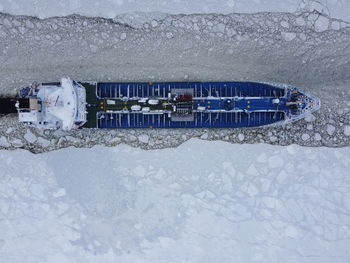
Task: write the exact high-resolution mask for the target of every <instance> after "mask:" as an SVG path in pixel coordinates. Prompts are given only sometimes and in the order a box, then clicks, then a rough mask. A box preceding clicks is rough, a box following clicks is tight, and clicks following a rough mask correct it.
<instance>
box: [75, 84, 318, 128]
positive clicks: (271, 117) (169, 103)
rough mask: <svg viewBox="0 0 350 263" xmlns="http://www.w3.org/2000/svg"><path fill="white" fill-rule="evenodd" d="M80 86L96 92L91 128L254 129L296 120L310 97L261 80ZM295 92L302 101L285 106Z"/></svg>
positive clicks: (90, 102)
mask: <svg viewBox="0 0 350 263" xmlns="http://www.w3.org/2000/svg"><path fill="white" fill-rule="evenodd" d="M80 84H82V85H83V86H85V87H86V88H87V89H89V88H90V89H93V90H94V94H93V95H90V96H87V100H88V101H87V103H88V107H87V112H88V122H87V123H86V125H85V127H90V128H93V127H94V128H242V127H258V126H266V125H272V124H277V123H280V124H282V123H288V122H289V121H294V120H297V119H300V116H302V115H303V113H304V111H305V109H306V108H307V107H308V104H309V102H310V101H311V102H312V101H313V98H310V97H309V96H307V95H305V93H303V92H302V91H300V90H299V89H297V88H294V87H290V86H287V85H282V84H277V85H275V84H266V83H259V82H159V83H158V82H157V83H145V82H135V83H109V82H99V83H84V82H82V83H80ZM90 93H91V92H90ZM293 94H294V96H297V97H298V100H300V98H302V99H303V101H298V103H299V104H298V106H297V107H296V105H295V104H292V106H291V105H288V103H291V102H292V100H293V99H292V96H293ZM89 98H90V99H89ZM294 101H296V99H294Z"/></svg>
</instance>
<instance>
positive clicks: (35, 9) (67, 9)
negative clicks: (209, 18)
mask: <svg viewBox="0 0 350 263" xmlns="http://www.w3.org/2000/svg"><path fill="white" fill-rule="evenodd" d="M301 10H307V11H313V10H317V11H319V12H322V13H326V14H328V15H331V16H333V17H337V18H341V19H345V20H348V21H349V14H350V2H349V1H347V0H215V1H213V0H200V1H198V0H197V1H196V0H192V1H186V0H107V1H95V0H84V1H83V0H45V1H37V0H0V12H7V13H11V14H20V15H32V16H38V17H41V18H44V17H50V16H66V15H70V14H82V15H87V16H103V17H108V18H113V17H115V16H116V15H119V14H123V13H130V12H162V13H170V14H191V13H222V14H227V13H256V12H266V11H269V12H291V13H293V12H295V11H301Z"/></svg>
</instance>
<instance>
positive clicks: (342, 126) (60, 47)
mask: <svg viewBox="0 0 350 263" xmlns="http://www.w3.org/2000/svg"><path fill="white" fill-rule="evenodd" d="M349 25H350V24H349V23H348V22H345V21H343V20H339V19H335V18H331V17H330V16H328V15H326V14H321V13H319V12H308V11H304V12H300V13H295V14H291V13H259V14H228V15H222V14H194V15H169V14H146V13H138V14H135V13H133V14H123V15H118V16H116V17H115V18H114V19H105V18H98V17H83V16H78V15H74V16H68V17H54V18H47V19H38V18H35V17H28V16H13V15H8V14H0V44H1V46H2V47H3V49H2V51H1V52H0V60H1V61H3V63H1V64H0V92H1V94H2V95H6V94H8V95H14V94H15V93H16V92H17V91H18V89H19V88H20V87H23V86H25V85H28V84H29V83H32V82H33V81H57V80H59V79H60V78H61V77H62V76H65V75H67V74H69V75H70V76H71V77H72V78H74V79H76V80H78V81H79V80H95V81H152V82H155V81H196V80H200V81H214V80H216V81H227V80H243V81H244V80H255V81H270V82H282V83H288V84H292V85H296V86H298V87H300V88H303V89H304V90H305V91H307V92H310V93H312V94H314V95H315V96H318V97H320V98H321V101H322V108H321V110H320V111H319V112H318V113H317V114H315V116H309V117H308V118H307V120H306V121H300V122H298V123H295V124H292V125H288V126H286V127H277V128H270V129H245V130H230V129H224V130H210V131H208V130H198V129H193V130H181V131H179V130H162V131H160V130H119V131H107V130H97V129H91V130H88V129H83V130H78V131H72V132H67V133H61V132H49V131H47V132H45V133H44V132H42V131H37V130H29V129H28V128H26V127H23V126H22V125H20V124H18V123H17V118H16V117H15V116H10V117H6V118H1V119H0V147H1V148H6V149H15V148H25V149H29V150H31V151H33V152H36V153H38V152H43V151H50V150H54V149H59V148H63V147H68V146H73V145H74V146H76V147H91V146H93V145H96V144H104V145H111V146H113V145H116V144H119V143H127V144H129V145H132V146H138V147H143V148H146V149H155V148H165V147H176V146H178V145H179V144H181V143H183V142H185V141H186V140H188V139H190V138H193V137H197V138H198V137H201V138H203V139H204V138H206V139H208V140H224V141H229V142H233V143H237V142H239V143H247V142H248V143H259V142H260V143H261V142H263V143H271V144H279V145H289V144H299V145H307V146H330V147H342V146H348V145H349V144H350V140H349V136H348V135H346V134H347V130H346V127H347V126H349V125H350V115H349V112H350V102H349V98H350V94H349V89H350V86H349V83H350V82H349V81H350V75H349V72H350V45H349V43H350V26H349ZM330 127H331V129H332V132H330ZM28 134H30V135H28ZM31 134H33V135H34V136H35V137H33V136H32V135H31ZM240 134H241V135H240ZM145 136H147V137H148V138H147V140H139V138H145ZM242 136H243V137H242ZM28 138H29V140H28ZM241 138H243V140H241ZM36 139H37V140H38V142H37V141H36Z"/></svg>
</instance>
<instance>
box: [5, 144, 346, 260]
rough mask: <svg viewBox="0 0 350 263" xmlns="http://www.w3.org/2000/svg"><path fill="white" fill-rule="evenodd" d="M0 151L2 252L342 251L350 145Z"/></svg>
mask: <svg viewBox="0 0 350 263" xmlns="http://www.w3.org/2000/svg"><path fill="white" fill-rule="evenodd" d="M0 156H1V159H2V160H3V161H2V162H1V171H2V172H1V177H0V180H1V183H0V186H1V191H0V192H1V194H0V197H1V198H0V202H1V203H0V207H1V220H0V229H1V233H2V234H1V239H0V251H1V254H2V258H3V259H5V262H17V261H18V260H19V259H21V258H24V257H25V258H26V259H27V262H96V261H99V262H115V261H116V260H117V261H122V262H130V261H133V262H163V261H173V262H174V261H176V262H186V261H190V262H203V261H206V262H232V259H235V262H256V261H259V262H281V261H286V262H314V259H315V257H317V261H318V262H329V261H330V260H332V262H344V260H346V259H347V258H348V257H349V251H348V249H347V247H348V246H349V237H350V225H349V222H350V195H349V193H350V192H349V189H350V188H349V187H350V181H349V177H348V176H347V171H348V169H349V166H350V159H349V156H350V152H349V148H342V149H334V148H307V147H300V146H296V145H291V146H288V147H278V146H268V145H264V144H258V145H231V144H228V143H224V142H205V141H201V140H190V141H189V142H187V143H185V144H183V145H181V146H179V147H178V148H176V149H163V150H154V151H144V150H140V149H135V148H131V147H130V146H126V145H120V146H118V147H114V148H113V147H112V148H104V147H100V146H99V147H94V148H92V149H74V148H68V149H63V150H58V151H54V152H50V153H45V154H40V155H33V154H31V153H29V152H27V151H21V150H18V151H13V152H7V151H1V152H0ZM23 160H26V162H23ZM87 160H89V161H87ZM63 163H64V165H62V164H63ZM286 259H288V260H286Z"/></svg>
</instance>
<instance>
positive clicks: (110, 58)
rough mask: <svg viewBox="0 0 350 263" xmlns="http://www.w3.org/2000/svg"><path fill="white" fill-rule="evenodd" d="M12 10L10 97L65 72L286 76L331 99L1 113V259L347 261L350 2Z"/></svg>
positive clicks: (4, 27) (0, 6)
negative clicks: (286, 110)
mask: <svg viewBox="0 0 350 263" xmlns="http://www.w3.org/2000/svg"><path fill="white" fill-rule="evenodd" d="M134 11H137V12H134ZM140 11H142V12H146V13H142V12H140ZM0 12H3V13H0V47H1V49H0V61H1V63H0V95H1V96H6V95H14V94H15V93H16V92H17V91H18V89H19V88H21V87H23V86H25V85H27V84H29V83H31V82H33V81H58V80H59V79H60V78H61V77H62V76H66V75H69V76H70V77H72V78H74V79H76V80H95V81H113V80H120V81H172V80H173V81H188V80H204V81H211V80H222V81H225V80H257V81H271V82H285V83H289V84H293V85H296V86H298V87H301V88H303V89H304V90H305V91H309V92H310V93H312V94H315V95H316V96H318V97H320V98H321V100H322V108H321V110H320V111H319V112H317V113H316V114H313V115H310V116H308V117H307V118H306V119H305V120H302V121H300V122H298V123H295V124H293V125H289V126H286V127H278V128H262V129H237V130H234V129H222V130H220V129H213V130H208V129H201V130H191V129H185V130H155V129H151V130H147V129H140V130H104V131H102V130H97V129H91V130H88V129H83V130H78V131H70V132H64V131H42V130H36V129H31V128H28V127H25V126H23V125H21V124H20V123H18V121H17V118H16V116H6V117H1V119H0V149H2V150H0V261H1V262H5V263H15V262H16V263H17V262H33V263H34V262H35V263H37V262H59V263H64V262H84V263H85V262H103V263H104V262H152V263H153V262H223V263H224V262H238V263H239V262H242V263H243V262H301V263H304V262H310V263H311V262H321V263H322V262H325V263H328V262H339V263H343V262H347V261H348V260H349V258H350V252H349V249H348V248H349V247H350V241H349V240H350V223H349V222H350V178H349V176H348V173H349V172H348V171H349V168H350V167H349V166H350V148H349V146H350V102H349V98H350V93H349V90H350V86H349V81H350V75H349V72H350V46H349V44H348V43H349V42H350V24H349V22H350V21H349V14H350V1H341V0H332V1H330V0H318V1H308V0H286V1H279V0H253V1H245V0H235V1H231V0H216V1H212V0H203V1H182V0H180V1H175V0H164V1H160V0H143V1H141V0H133V1H131V0H128V1H126V0H115V1H114V0H109V1H105V2H104V4H102V2H99V1H92V0H86V1H81V0H74V1H73V0H58V1H53V0H48V1H34V0H28V1H23V0H11V1H10V0H0ZM256 12H262V13H258V14H256ZM267 12H273V13H267ZM72 14H73V15H72ZM18 15H20V16H18ZM53 16H54V17H53ZM38 17H39V18H40V19H39V18H38ZM247 143H250V144H247ZM268 144H273V145H268ZM106 146H109V147H106ZM310 146H313V147H310Z"/></svg>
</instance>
